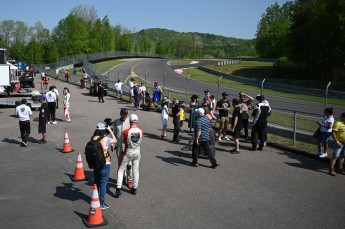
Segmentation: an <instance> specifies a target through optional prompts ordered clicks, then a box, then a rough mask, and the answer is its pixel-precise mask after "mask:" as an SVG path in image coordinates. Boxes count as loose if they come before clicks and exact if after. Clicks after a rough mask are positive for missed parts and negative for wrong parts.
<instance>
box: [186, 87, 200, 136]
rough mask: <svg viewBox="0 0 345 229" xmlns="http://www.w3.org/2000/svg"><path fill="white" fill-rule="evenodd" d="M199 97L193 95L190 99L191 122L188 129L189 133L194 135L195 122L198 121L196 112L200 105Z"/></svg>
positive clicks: (189, 121)
mask: <svg viewBox="0 0 345 229" xmlns="http://www.w3.org/2000/svg"><path fill="white" fill-rule="evenodd" d="M198 98H199V97H198V96H197V95H195V94H194V95H192V97H191V98H190V103H189V120H188V127H189V133H192V129H193V128H194V125H195V121H196V113H195V110H196V109H198V108H199V104H198Z"/></svg>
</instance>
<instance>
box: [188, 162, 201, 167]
mask: <svg viewBox="0 0 345 229" xmlns="http://www.w3.org/2000/svg"><path fill="white" fill-rule="evenodd" d="M190 165H191V166H193V167H199V164H198V163H197V162H192V163H190Z"/></svg>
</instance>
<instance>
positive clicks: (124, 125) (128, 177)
mask: <svg viewBox="0 0 345 229" xmlns="http://www.w3.org/2000/svg"><path fill="white" fill-rule="evenodd" d="M129 127H130V124H129V119H128V110H127V109H126V108H122V109H121V110H120V118H118V119H115V121H114V127H113V129H114V135H115V137H116V141H117V143H116V147H115V152H116V156H117V160H118V168H120V161H121V158H122V155H123V149H124V147H123V145H124V142H123V131H124V130H127V129H129ZM131 165H132V163H131V162H130V163H129V164H128V166H127V169H126V170H124V173H123V183H124V184H126V185H127V186H128V188H129V189H131V188H132V166H131Z"/></svg>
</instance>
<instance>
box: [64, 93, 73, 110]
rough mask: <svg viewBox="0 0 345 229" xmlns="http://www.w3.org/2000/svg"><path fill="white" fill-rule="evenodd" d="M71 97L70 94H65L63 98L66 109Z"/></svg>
mask: <svg viewBox="0 0 345 229" xmlns="http://www.w3.org/2000/svg"><path fill="white" fill-rule="evenodd" d="M70 97H71V94H70V93H66V94H65V96H64V98H63V104H65V106H66V107H69V98H70Z"/></svg>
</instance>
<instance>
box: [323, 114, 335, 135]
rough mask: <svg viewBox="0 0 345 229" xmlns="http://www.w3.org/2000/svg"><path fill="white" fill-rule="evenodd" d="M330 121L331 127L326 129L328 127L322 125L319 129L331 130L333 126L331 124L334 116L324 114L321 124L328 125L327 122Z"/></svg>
mask: <svg viewBox="0 0 345 229" xmlns="http://www.w3.org/2000/svg"><path fill="white" fill-rule="evenodd" d="M330 122H331V123H332V125H331V128H329V129H328V128H326V127H324V126H321V128H320V131H321V132H332V127H333V124H334V117H333V115H331V116H329V117H327V116H325V117H323V118H322V124H323V125H325V126H328V123H330Z"/></svg>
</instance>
